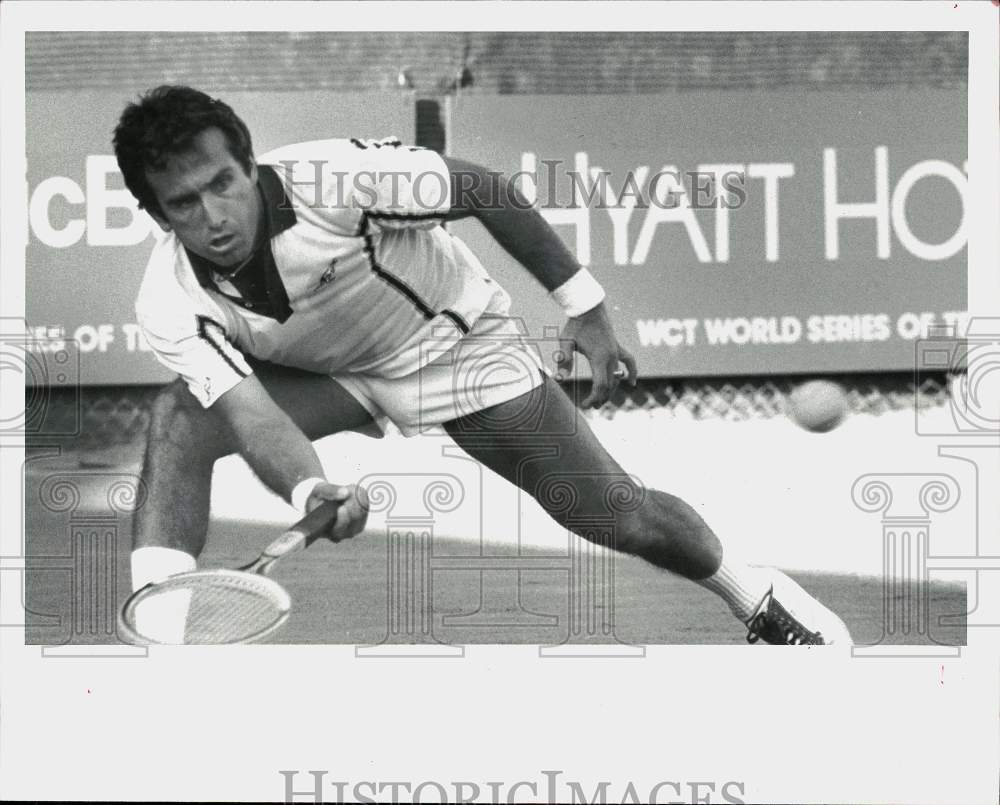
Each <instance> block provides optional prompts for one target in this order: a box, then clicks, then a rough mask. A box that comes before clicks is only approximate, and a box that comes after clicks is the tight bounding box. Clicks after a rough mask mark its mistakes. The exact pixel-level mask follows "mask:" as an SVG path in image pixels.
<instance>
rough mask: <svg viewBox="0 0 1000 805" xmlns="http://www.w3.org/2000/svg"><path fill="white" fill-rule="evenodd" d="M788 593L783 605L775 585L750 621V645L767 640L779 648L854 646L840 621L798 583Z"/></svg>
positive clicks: (783, 595) (748, 623) (748, 639)
mask: <svg viewBox="0 0 1000 805" xmlns="http://www.w3.org/2000/svg"><path fill="white" fill-rule="evenodd" d="M787 592H788V595H787V597H786V596H785V594H784V593H783V594H782V598H783V600H785V602H786V603H785V604H782V603H781V602H779V601H778V599H777V598H776V597H775V590H774V585H773V584H772V585H771V588H770V589H769V590H768V591H767V594H766V595H765V596H764V598H763V599H761V602H760V605H759V606H758V607H757V611H756V612H754V614H753V616H752V617H751V618H750V620H748V621H747V624H746V625H747V630H748V631H747V642H748V643H756V642H758V641H760V640H763V641H764V642H765V643H770V644H771V645H775V646H827V645H851V643H852V641H851V635H850V632H848V630H847V627H846V626H845V625H844V622H843V621H841V620H840V618H838V617H837V616H836V615H834V614H833V613H832V612H831V611H830V610H829V609H827V608H826V607H824V606H823V605H822V604H821V603H819V601H817V600H816V599H815V598H812V597H811V596H810V595H809V594H808V593H806V591H805V590H803V589H802V588H801V587H799V586H798V585H797V584H795V583H794V582H792V586H791V588H790V589H789V590H788V591H787ZM792 602H794V603H792Z"/></svg>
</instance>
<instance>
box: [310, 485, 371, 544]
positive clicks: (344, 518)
mask: <svg viewBox="0 0 1000 805" xmlns="http://www.w3.org/2000/svg"><path fill="white" fill-rule="evenodd" d="M324 500H340V501H344V504H343V505H342V506H341V507H340V511H338V512H337V520H336V522H335V523H334V524H333V525H332V526H331V528H330V539H332V540H333V541H334V542H340V541H341V540H345V539H350V538H351V537H356V536H357V535H358V534H360V533H361V532H362V531H364V530H365V523H367V522H368V508H369V506H368V493H367V492H365V490H364V487H361V486H357V485H356V484H351V485H349V486H338V485H337V484H317V485H316V488H315V489H313V491H312V494H311V495H309V499H308V500H307V501H306V512H307V513H308V512H311V511H312V510H313V509H315V508H316V507H317V506H319V505H320V504H321V503H322V502H323V501H324Z"/></svg>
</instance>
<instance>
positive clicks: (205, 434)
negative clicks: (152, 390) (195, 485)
mask: <svg viewBox="0 0 1000 805" xmlns="http://www.w3.org/2000/svg"><path fill="white" fill-rule="evenodd" d="M148 434H149V442H150V445H151V446H154V447H155V446H156V445H167V444H170V445H174V446H176V447H178V448H181V449H183V450H184V452H185V454H186V455H189V456H191V457H192V458H195V457H200V458H204V459H211V460H213V461H214V460H215V459H217V458H221V457H222V456H224V455H226V454H228V453H231V452H232V447H231V446H230V442H231V439H230V436H229V433H228V430H227V428H226V427H225V423H224V422H223V421H222V419H221V417H220V416H219V415H218V414H217V413H216V412H214V411H212V410H211V409H206V408H204V407H202V405H201V403H199V402H198V400H196V399H195V397H194V395H192V394H191V392H190V391H189V390H188V388H187V385H186V384H185V383H184V381H183V380H181V379H180V378H178V379H177V380H175V381H173V382H172V383H169V384H167V385H166V386H164V387H163V389H162V390H161V391H160V392H159V393H158V394H157V395H156V397H155V398H154V400H153V404H152V406H151V408H150V417H149V430H148Z"/></svg>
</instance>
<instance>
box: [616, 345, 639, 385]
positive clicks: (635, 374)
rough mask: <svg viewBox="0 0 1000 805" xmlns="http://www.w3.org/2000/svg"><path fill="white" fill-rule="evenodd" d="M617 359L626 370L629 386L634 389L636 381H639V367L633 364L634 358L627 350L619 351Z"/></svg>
mask: <svg viewBox="0 0 1000 805" xmlns="http://www.w3.org/2000/svg"><path fill="white" fill-rule="evenodd" d="M619 357H620V359H621V362H622V363H624V364H625V366H626V367H627V369H628V375H627V376H628V383H629V385H630V386H632V388H635V384H636V381H637V380H638V379H639V366H638V364H636V362H635V357H634V356H633V355H632V353H631V352H629V351H628V350H627V349H619Z"/></svg>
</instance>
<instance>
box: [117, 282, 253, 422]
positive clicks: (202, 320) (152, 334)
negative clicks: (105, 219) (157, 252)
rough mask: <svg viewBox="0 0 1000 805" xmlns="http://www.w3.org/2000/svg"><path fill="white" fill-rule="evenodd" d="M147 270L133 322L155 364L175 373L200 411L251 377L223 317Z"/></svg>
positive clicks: (213, 308) (249, 369)
mask: <svg viewBox="0 0 1000 805" xmlns="http://www.w3.org/2000/svg"><path fill="white" fill-rule="evenodd" d="M150 279H151V272H147V275H146V280H145V281H144V282H143V285H142V287H141V288H140V291H139V297H138V299H137V301H136V306H135V310H136V320H137V322H138V325H139V328H140V330H141V331H142V334H143V336H144V337H145V339H146V342H147V343H148V344H149V346H150V348H151V349H152V351H153V354H154V355H155V356H156V358H157V360H158V361H159V362H160V363H161V364H163V365H164V366H165V367H166V368H167V369H169V370H171V371H173V372H176V373H177V374H179V375H180V376H181V377H183V378H184V380H185V381H186V383H187V386H188V388H189V389H190V390H191V393H192V394H193V395H194V396H195V398H196V399H197V400H198V402H200V403H201V404H202V406H203V407H205V408H208V407H210V406H211V405H212V404H213V403H214V402H215V401H216V400H217V399H219V397H221V396H222V395H223V394H225V393H226V392H227V391H229V390H230V389H231V388H233V387H234V386H235V385H236V384H237V383H239V382H240V381H241V380H243V378H245V377H247V376H249V375H250V374H252V369H251V368H250V365H249V364H248V363H247V360H246V358H245V357H244V356H243V353H242V352H241V351H240V350H239V349H238V348H237V347H236V346H234V345H233V344H232V343H231V342H230V340H229V337H228V335H229V334H228V333H227V330H226V324H225V318H224V317H223V315H222V311H221V310H218V309H217V306H215V305H211V304H209V302H210V300H207V299H205V300H196V299H193V298H191V296H190V295H189V294H188V293H187V292H186V291H185V289H183V288H181V287H180V286H179V285H175V284H171V283H169V282H166V281H164V280H165V279H166V278H164V277H162V276H161V277H156V278H153V279H154V280H155V281H153V282H149V280H150Z"/></svg>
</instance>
